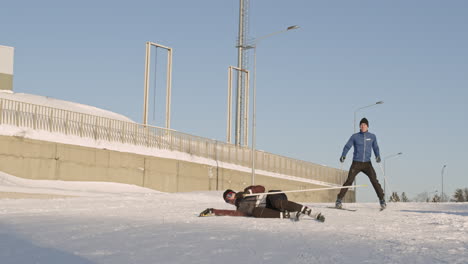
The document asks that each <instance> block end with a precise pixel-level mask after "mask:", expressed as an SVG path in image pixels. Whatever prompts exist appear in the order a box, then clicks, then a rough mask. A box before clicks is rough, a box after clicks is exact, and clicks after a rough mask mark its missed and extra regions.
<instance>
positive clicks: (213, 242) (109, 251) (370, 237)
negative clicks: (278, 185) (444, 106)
mask: <svg viewBox="0 0 468 264" xmlns="http://www.w3.org/2000/svg"><path fill="white" fill-rule="evenodd" d="M4 178H7V179H6V180H4V181H3V184H6V183H7V182H8V183H9V184H8V186H6V187H8V188H10V190H15V188H17V189H16V190H24V189H28V188H31V189H32V190H34V188H37V187H41V188H42V189H41V190H48V191H49V192H50V193H51V194H54V193H55V192H56V189H60V193H62V194H66V193H67V192H70V193H71V194H73V195H77V194H80V196H79V197H69V198H58V199H0V259H1V261H0V263H48V264H50V263H52V264H54V263H80V264H82V263H86V264H87V263H112V264H116V263H117V264H118V263H122V264H123V263H468V232H467V230H468V203H457V204H456V203H447V204H434V203H390V204H389V205H388V208H387V209H386V210H384V211H382V212H379V209H378V208H379V206H378V204H377V203H358V204H345V206H347V207H349V208H353V209H357V210H358V211H356V212H348V211H342V210H335V209H330V208H326V207H327V206H330V205H331V204H324V203H323V204H308V205H309V206H311V207H313V208H315V209H316V210H320V211H321V212H322V213H324V214H325V216H326V221H325V223H319V222H316V221H314V220H312V219H310V218H303V219H301V221H299V222H293V221H290V220H281V219H255V218H247V217H198V214H199V213H200V212H201V211H202V210H204V209H205V208H211V207H214V208H219V209H233V207H232V206H230V205H228V204H225V203H224V202H223V201H222V199H221V194H222V191H211V192H191V193H172V194H169V193H160V192H155V191H153V190H149V189H145V188H140V187H137V186H130V185H124V184H111V185H109V184H108V183H102V185H101V184H100V183H96V182H94V183H86V182H78V183H70V182H66V183H65V182H59V181H57V182H54V181H48V184H50V185H51V186H53V188H51V189H47V188H46V186H45V184H44V182H43V181H32V180H24V179H21V180H20V179H15V178H13V177H12V176H8V177H6V176H5V175H4ZM12 182H14V186H12V184H11V183H12ZM74 184H76V185H75V187H74ZM0 187H2V182H0ZM3 187H5V186H3ZM112 188H115V189H116V190H119V192H120V193H118V192H113V191H112V190H109V189H112ZM0 190H1V189H0ZM79 190H87V191H88V192H85V191H80V192H79ZM90 190H92V191H90ZM126 190H127V191H126ZM96 194H100V195H96Z"/></svg>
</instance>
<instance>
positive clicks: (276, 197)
mask: <svg viewBox="0 0 468 264" xmlns="http://www.w3.org/2000/svg"><path fill="white" fill-rule="evenodd" d="M270 192H279V191H273V190H272V191H270ZM302 207H303V205H301V204H298V203H295V202H291V201H288V197H287V196H286V194H284V193H278V194H270V195H267V198H266V207H256V208H254V210H253V212H252V215H253V216H254V217H259V218H281V213H282V212H284V211H289V212H298V211H301V209H302Z"/></svg>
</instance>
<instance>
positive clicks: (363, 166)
mask: <svg viewBox="0 0 468 264" xmlns="http://www.w3.org/2000/svg"><path fill="white" fill-rule="evenodd" d="M359 172H364V174H366V175H367V177H369V180H370V181H371V183H372V186H373V187H374V190H375V193H377V196H378V197H379V200H383V199H384V193H383V190H382V187H381V186H380V183H379V181H378V180H377V175H376V174H375V170H374V167H372V163H371V162H370V161H368V162H359V161H353V164H351V168H350V169H349V174H348V178H347V179H346V181H345V183H344V184H343V186H349V185H351V184H353V182H354V178H356V175H357V174H358V173H359ZM347 191H348V188H344V189H341V191H340V193H339V194H338V199H340V200H341V199H343V197H344V196H345V194H346V192H347Z"/></svg>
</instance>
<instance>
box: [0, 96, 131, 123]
mask: <svg viewBox="0 0 468 264" xmlns="http://www.w3.org/2000/svg"><path fill="white" fill-rule="evenodd" d="M0 98H4V99H8V100H13V101H20V102H24V103H30V104H36V105H43V106H47V107H53V108H59V109H63V110H68V111H73V112H78V113H83V114H88V115H95V116H101V117H106V118H111V119H117V120H121V121H126V122H133V121H132V120H131V119H130V118H128V117H126V116H123V115H120V114H117V113H114V112H111V111H107V110H104V109H101V108H97V107H94V106H89V105H83V104H79V103H74V102H69V101H64V100H60V99H55V98H52V97H47V96H41V95H34V94H25V93H14V92H11V91H8V90H0Z"/></svg>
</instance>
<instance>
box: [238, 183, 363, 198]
mask: <svg viewBox="0 0 468 264" xmlns="http://www.w3.org/2000/svg"><path fill="white" fill-rule="evenodd" d="M357 187H367V185H349V186H340V187H327V188H315V189H305V190H293V191H280V192H266V193H252V194H244V197H248V196H258V195H264V194H277V193H293V192H313V191H323V190H334V189H345V188H357Z"/></svg>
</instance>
